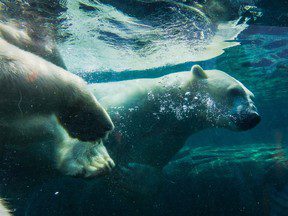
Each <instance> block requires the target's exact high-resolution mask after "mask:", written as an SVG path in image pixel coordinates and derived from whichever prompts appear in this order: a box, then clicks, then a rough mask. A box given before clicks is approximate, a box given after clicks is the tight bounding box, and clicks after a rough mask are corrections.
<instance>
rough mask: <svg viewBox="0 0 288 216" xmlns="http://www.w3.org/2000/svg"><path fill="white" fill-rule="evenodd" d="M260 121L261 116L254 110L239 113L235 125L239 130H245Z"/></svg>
mask: <svg viewBox="0 0 288 216" xmlns="http://www.w3.org/2000/svg"><path fill="white" fill-rule="evenodd" d="M260 121H261V116H260V115H259V114H258V113H257V112H256V111H253V112H245V113H241V114H240V116H239V118H237V121H236V123H235V124H236V127H237V129H238V130H240V131H246V130H249V129H252V128H254V127H255V126H256V125H258V124H259V123H260Z"/></svg>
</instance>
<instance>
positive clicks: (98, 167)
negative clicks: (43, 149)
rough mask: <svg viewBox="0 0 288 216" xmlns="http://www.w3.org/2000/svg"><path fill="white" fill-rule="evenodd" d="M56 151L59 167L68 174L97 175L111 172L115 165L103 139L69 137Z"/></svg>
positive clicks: (87, 176)
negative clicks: (91, 140)
mask: <svg viewBox="0 0 288 216" xmlns="http://www.w3.org/2000/svg"><path fill="white" fill-rule="evenodd" d="M56 151H57V152H56V163H57V167H58V169H59V170H60V171H61V172H63V173H64V174H66V175H71V176H83V177H86V178H89V177H96V176H100V175H104V174H107V173H109V172H110V171H111V170H112V168H113V167H114V166H115V164H114V161H113V160H112V159H111V158H110V156H109V154H108V152H107V149H106V148H105V146H104V145H103V143H102V141H99V142H97V143H96V142H95V143H91V142H81V141H79V140H77V139H71V138H69V139H66V140H64V141H63V142H62V143H61V145H60V146H59V148H58V149H57V150H56Z"/></svg>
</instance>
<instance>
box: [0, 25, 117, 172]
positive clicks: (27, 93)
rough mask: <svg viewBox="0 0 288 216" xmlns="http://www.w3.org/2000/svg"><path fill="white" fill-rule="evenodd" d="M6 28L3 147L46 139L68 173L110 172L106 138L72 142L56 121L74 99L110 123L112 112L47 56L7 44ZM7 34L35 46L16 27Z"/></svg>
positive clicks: (1, 60)
mask: <svg viewBox="0 0 288 216" xmlns="http://www.w3.org/2000/svg"><path fill="white" fill-rule="evenodd" d="M1 28H2V31H0V90H1V93H0V135H1V138H0V142H1V143H0V145H1V144H2V145H3V144H6V145H9V146H10V147H12V145H13V147H18V148H21V147H25V146H26V145H29V144H31V143H33V142H35V143H37V142H39V139H41V136H42V139H45V138H43V137H45V136H46V138H47V137H49V139H52V140H53V141H52V142H54V143H55V144H54V146H55V147H54V148H55V158H54V160H56V164H57V167H58V168H59V169H60V170H61V171H63V172H64V173H66V174H68V175H84V176H86V177H90V176H96V175H98V174H99V173H103V172H106V171H107V170H110V169H111V168H112V167H113V166H114V163H113V161H112V159H111V158H110V156H109V155H108V153H107V151H106V149H105V147H104V146H103V144H102V141H101V139H100V138H101V137H99V140H96V141H95V142H94V143H90V142H87V143H84V142H81V141H78V140H77V139H72V138H70V137H69V136H68V134H67V132H66V131H65V130H64V129H63V128H62V127H61V126H60V125H59V123H58V121H57V120H55V115H57V114H58V113H59V110H66V109H69V107H70V106H72V105H73V103H74V102H75V101H76V102H77V101H80V102H81V103H86V106H88V107H89V106H93V107H96V108H97V111H99V115H100V116H101V115H103V119H105V120H108V122H109V121H110V120H109V119H110V118H109V116H108V114H107V113H106V112H105V110H104V109H103V108H102V107H101V106H100V104H99V103H98V102H97V101H96V99H95V97H94V96H93V95H92V94H91V93H90V92H89V91H88V90H87V86H86V83H85V82H84V81H83V80H82V79H81V78H79V77H78V76H76V75H74V74H71V73H69V72H68V71H66V70H64V69H62V68H60V67H58V66H56V65H54V64H52V63H50V62H48V61H46V60H44V59H43V58H41V57H39V56H37V55H34V54H32V53H30V52H27V51H24V50H22V49H20V48H18V47H16V46H14V45H12V44H11V43H8V42H7V41H6V40H5V39H4V38H3V34H4V33H3V32H4V30H3V29H4V27H3V24H1V25H0V29H1ZM8 30H9V31H10V32H9V31H8ZM7 32H8V33H9V34H10V36H11V37H10V39H9V40H10V41H11V40H12V41H13V40H18V41H17V43H16V42H15V43H14V44H16V45H17V44H19V43H24V42H25V43H32V42H33V41H32V42H31V38H29V37H28V36H27V35H26V36H27V38H26V36H25V34H24V33H23V34H21V32H19V31H17V30H15V29H13V28H10V27H7V28H5V34H6V35H7V34H8V33H7ZM10 41H9V42H10ZM19 46H20V45H19ZM20 47H21V46H20ZM80 127H81V126H80ZM76 149H77V150H79V152H76ZM69 151H71V152H69Z"/></svg>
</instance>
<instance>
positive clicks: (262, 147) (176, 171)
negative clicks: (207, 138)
mask: <svg viewBox="0 0 288 216" xmlns="http://www.w3.org/2000/svg"><path fill="white" fill-rule="evenodd" d="M179 154H180V155H179V156H180V157H181V158H180V159H176V160H175V161H174V162H173V163H171V164H170V165H168V166H167V167H166V170H168V169H171V168H172V167H173V168H172V169H171V170H172V172H171V171H169V172H170V174H172V176H174V178H178V177H179V175H180V176H183V175H187V176H190V177H191V176H195V175H197V176H207V175H209V176H210V178H211V175H217V176H218V178H221V177H225V176H226V177H232V176H234V175H235V172H234V171H235V167H237V168H241V170H242V171H243V170H244V171H245V172H246V171H251V173H253V172H262V174H267V172H270V171H273V170H278V171H280V170H282V171H283V172H287V173H288V157H287V154H288V152H287V149H286V148H285V147H283V146H282V144H267V143H259V144H258V143H257V144H252V145H251V144H250V145H249V144H245V145H237V146H222V147H217V146H205V147H197V148H192V149H191V148H190V149H188V148H187V149H186V148H184V149H183V150H181V151H180V152H179ZM184 155H186V156H184ZM212 171H213V172H212ZM177 175H178V176H177Z"/></svg>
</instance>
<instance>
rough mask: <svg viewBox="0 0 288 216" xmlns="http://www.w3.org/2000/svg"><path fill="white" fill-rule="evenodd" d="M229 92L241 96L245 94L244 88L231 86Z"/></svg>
mask: <svg viewBox="0 0 288 216" xmlns="http://www.w3.org/2000/svg"><path fill="white" fill-rule="evenodd" d="M228 93H229V94H230V95H233V96H241V95H244V93H245V92H244V90H243V89H242V88H237V87H234V88H230V89H229V91H228Z"/></svg>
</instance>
